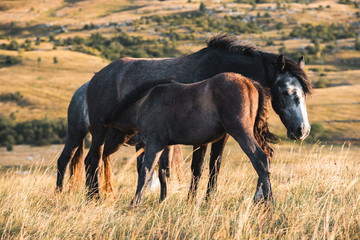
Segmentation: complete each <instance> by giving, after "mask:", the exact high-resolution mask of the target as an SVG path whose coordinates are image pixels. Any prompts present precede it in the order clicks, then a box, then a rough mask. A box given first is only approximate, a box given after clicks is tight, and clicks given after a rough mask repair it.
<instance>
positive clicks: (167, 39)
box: [0, 0, 360, 239]
mask: <svg viewBox="0 0 360 240" xmlns="http://www.w3.org/2000/svg"><path fill="white" fill-rule="evenodd" d="M201 2H203V3H204V4H203V6H202V7H201ZM359 22H360V11H359V3H358V2H356V1H350V0H340V1H337V0H288V1H281V0H279V1H277V0H260V1H257V0H256V1H254V0H220V1H219V0H208V1H200V0H188V1H184V0H165V1H164V0H161V1H153V0H112V1H99V0H91V1H90V0H64V1H63V0H53V1H48V0H39V1H28V0H4V1H0V239H360V187H359V186H360V185H359V182H360V173H359V169H360V157H359V156H360V147H359V142H360V109H359V107H358V106H359V103H360V82H359V79H360V78H359V77H360V60H359V59H360V35H359V24H358V23H359ZM219 32H223V33H224V32H228V33H230V34H232V35H233V36H234V37H236V38H237V39H239V40H250V41H252V42H253V43H254V44H256V45H257V46H259V47H260V48H261V49H263V50H265V51H270V52H274V53H283V54H285V55H286V56H289V57H291V58H294V59H297V58H298V57H299V56H301V55H305V61H306V66H305V70H306V73H307V74H308V76H309V79H310V81H311V82H312V84H313V86H314V87H315V89H314V91H313V94H312V95H311V96H309V97H308V98H307V111H308V114H309V121H310V123H311V125H312V132H311V135H310V136H309V137H308V139H307V140H306V141H305V142H301V143H299V142H297V143H296V142H289V141H287V140H284V139H285V138H286V129H285V128H284V126H283V125H282V123H281V121H280V119H279V117H278V116H277V115H276V114H275V113H274V112H271V114H270V118H269V123H270V130H271V131H273V132H275V133H276V134H277V135H279V136H280V137H281V139H282V143H281V144H280V145H278V146H277V147H276V150H275V157H274V159H273V160H272V163H271V180H272V187H273V193H274V201H273V202H272V203H269V204H260V205H256V204H254V203H253V194H254V193H255V186H256V181H257V176H256V173H255V170H254V169H253V167H252V165H251V163H250V161H249V160H248V159H247V158H246V156H245V155H244V154H243V153H242V151H241V149H240V148H239V146H238V145H237V143H235V142H234V141H233V140H232V139H231V140H230V141H229V143H228V144H227V146H226V148H225V151H224V160H223V164H222V167H221V170H220V175H219V180H218V189H217V191H216V192H215V194H213V196H212V197H211V199H210V200H209V201H208V202H206V201H205V192H206V184H207V177H208V167H206V168H205V169H204V173H203V177H202V179H201V182H200V186H199V191H198V195H197V197H196V199H195V200H194V201H193V202H188V200H187V192H188V188H189V184H190V161H191V153H192V148H191V147H184V157H185V159H184V162H183V163H182V166H181V169H182V171H183V173H184V177H183V178H182V179H178V178H177V176H176V174H175V172H174V171H173V172H172V173H171V179H170V182H169V185H170V188H169V193H168V198H167V199H166V200H165V201H164V202H163V203H161V204H159V203H158V200H159V189H157V190H156V191H154V192H152V191H150V190H147V192H146V194H145V199H144V201H143V203H142V205H140V206H139V207H138V208H136V209H131V208H129V205H130V201H131V199H132V197H133V196H134V193H135V187H136V181H137V174H136V166H135V165H136V163H135V161H134V159H135V158H134V156H135V155H134V154H135V151H134V149H133V148H130V147H126V148H125V147H124V148H122V149H121V151H119V152H117V153H115V154H114V155H113V162H112V166H113V173H114V177H113V181H114V187H115V190H116V191H115V194H114V195H104V194H102V195H101V199H100V200H99V201H93V202H92V201H90V202H89V201H86V189H85V184H84V182H83V183H82V185H81V188H80V189H78V190H75V191H70V190H69V189H68V182H66V186H67V187H66V191H65V192H64V193H63V194H56V193H55V181H56V161H57V159H58V157H59V155H60V153H61V150H62V147H63V145H62V144H57V145H48V146H42V147H39V146H37V145H44V144H49V143H54V142H55V143H59V142H62V141H64V138H65V135H64V133H65V130H64V129H65V122H66V120H65V119H66V116H67V106H68V104H69V101H70V99H71V96H72V95H73V93H74V92H75V90H76V89H77V88H78V87H80V86H81V85H82V84H83V83H85V82H86V81H89V80H90V79H91V77H92V76H93V75H94V73H95V72H97V71H99V70H100V69H102V68H103V67H104V66H106V65H107V64H108V63H110V62H111V61H113V60H114V59H117V58H119V57H129V56H130V57H174V56H182V55H186V54H190V53H193V52H195V51H198V50H200V49H201V48H203V47H205V46H206V44H205V41H206V39H207V38H208V37H209V36H212V35H214V34H216V33H219ZM34 121H39V122H35V123H36V124H34V125H31V124H30V125H29V123H34ZM51 124H53V125H54V126H55V127H53V128H51V127H48V126H49V125H51ZM35 125H36V126H38V125H40V127H38V128H37V129H35V128H36V127H32V126H35ZM59 125H60V127H59ZM19 126H30V128H34V129H30V130H33V131H30V130H29V129H26V128H25V127H24V128H20V127H19ZM41 126H42V127H43V128H41ZM57 128H58V129H60V128H61V133H60V134H58V135H56V134H55V129H57ZM19 129H26V131H27V133H26V134H25V133H24V134H19V133H17V134H14V131H15V130H16V131H18V130H19ZM12 134H13V135H12ZM29 135H34V136H35V137H34V138H30V137H27V136H29ZM43 136H48V138H44V137H43ZM50 136H51V138H52V139H53V140H54V141H50ZM45 140H46V141H45ZM24 143H29V144H30V145H16V144H24ZM5 146H6V147H5ZM208 159H209V156H208V155H207V159H206V165H207V164H208ZM66 180H68V175H67V176H66Z"/></svg>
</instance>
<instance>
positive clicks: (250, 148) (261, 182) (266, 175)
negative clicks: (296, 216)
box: [233, 133, 272, 202]
mask: <svg viewBox="0 0 360 240" xmlns="http://www.w3.org/2000/svg"><path fill="white" fill-rule="evenodd" d="M233 137H234V138H235V140H236V141H237V142H238V143H239V145H240V146H241V148H242V149H243V151H244V152H245V154H246V155H247V156H248V157H249V158H250V161H251V163H252V165H253V167H254V168H255V171H256V173H257V174H258V176H259V178H258V182H257V187H256V192H255V196H254V202H260V201H262V200H263V199H264V200H272V190H271V183H270V162H269V158H268V156H267V155H266V153H264V151H263V150H262V149H261V148H260V146H259V145H258V143H257V141H256V140H255V137H254V136H253V134H252V133H248V134H244V135H242V136H241V135H240V136H239V135H238V136H233Z"/></svg>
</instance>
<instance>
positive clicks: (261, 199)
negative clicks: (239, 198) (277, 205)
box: [254, 188, 273, 204]
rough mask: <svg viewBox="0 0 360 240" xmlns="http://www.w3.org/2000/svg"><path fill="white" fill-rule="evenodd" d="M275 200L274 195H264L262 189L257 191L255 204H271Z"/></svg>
mask: <svg viewBox="0 0 360 240" xmlns="http://www.w3.org/2000/svg"><path fill="white" fill-rule="evenodd" d="M272 200H273V198H272V195H271V194H270V196H269V195H268V194H266V195H264V191H263V190H262V188H259V190H257V191H256V193H255V196H254V203H255V204H258V203H271V202H272Z"/></svg>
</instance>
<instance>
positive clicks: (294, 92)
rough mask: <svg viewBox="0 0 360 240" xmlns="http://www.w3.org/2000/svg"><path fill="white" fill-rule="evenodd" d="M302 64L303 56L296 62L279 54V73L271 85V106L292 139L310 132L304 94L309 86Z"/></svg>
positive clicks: (302, 136)
mask: <svg viewBox="0 0 360 240" xmlns="http://www.w3.org/2000/svg"><path fill="white" fill-rule="evenodd" d="M304 65H305V64H304V58H303V57H301V58H299V60H298V62H297V63H296V62H294V61H292V60H290V59H287V58H286V59H285V58H284V56H283V55H280V56H279V58H278V63H277V67H278V70H279V74H278V75H277V78H276V80H275V83H274V84H273V86H272V87H271V101H272V106H273V108H274V110H275V112H276V113H277V114H278V115H279V116H280V118H281V121H282V122H283V124H284V125H285V127H286V128H287V135H288V137H289V138H290V139H294V140H297V139H299V140H303V139H305V138H306V137H307V136H308V135H309V133H310V124H309V120H308V116H307V112H306V101H305V96H306V94H307V93H309V92H310V91H311V86H310V84H309V82H308V80H307V77H306V74H305V72H304V71H303V68H304Z"/></svg>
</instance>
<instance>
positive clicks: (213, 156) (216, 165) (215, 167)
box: [206, 134, 229, 200]
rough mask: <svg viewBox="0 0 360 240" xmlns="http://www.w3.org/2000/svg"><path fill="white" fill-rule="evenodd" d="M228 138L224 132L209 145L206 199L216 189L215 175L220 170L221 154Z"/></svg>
mask: <svg viewBox="0 0 360 240" xmlns="http://www.w3.org/2000/svg"><path fill="white" fill-rule="evenodd" d="M228 139H229V135H228V134H226V135H225V136H224V137H223V138H221V139H220V140H219V141H217V142H214V143H213V144H212V145H211V153H210V162H209V182H208V186H207V190H206V200H208V199H209V197H210V194H211V193H212V192H213V191H214V190H215V189H216V183H217V177H218V174H219V171H220V165H221V160H222V154H223V151H224V147H225V144H226V142H227V140H228Z"/></svg>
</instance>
